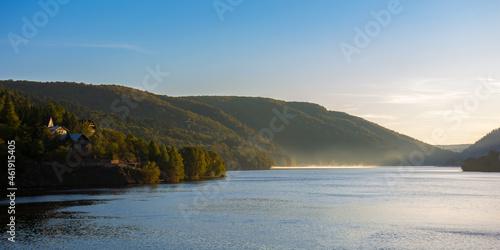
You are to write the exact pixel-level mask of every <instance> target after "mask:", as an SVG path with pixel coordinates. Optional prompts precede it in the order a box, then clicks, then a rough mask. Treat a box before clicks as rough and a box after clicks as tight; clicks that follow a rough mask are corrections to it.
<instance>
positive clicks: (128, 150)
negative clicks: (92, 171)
mask: <svg viewBox="0 0 500 250" xmlns="http://www.w3.org/2000/svg"><path fill="white" fill-rule="evenodd" d="M47 117H52V121H53V125H54V126H64V127H65V128H67V129H68V130H69V132H68V135H69V134H83V135H84V136H85V137H86V138H88V139H89V141H90V143H89V144H88V145H83V147H84V149H83V150H84V151H85V152H86V154H85V156H82V163H81V164H82V165H96V164H99V163H100V162H103V160H114V162H119V163H122V164H126V163H134V165H135V166H142V168H140V171H141V173H142V175H143V179H144V182H145V183H158V182H160V180H162V181H165V182H178V181H182V180H197V179H200V178H201V177H205V176H206V177H222V176H225V173H226V169H225V161H224V160H223V159H222V157H220V156H219V155H218V154H217V153H216V152H215V151H209V152H207V151H205V150H203V149H201V148H197V147H186V148H183V149H181V150H177V148H176V147H175V146H164V145H161V144H160V145H158V144H157V143H156V142H155V141H154V140H151V141H149V142H146V141H145V140H143V139H140V138H136V137H135V136H134V135H133V134H132V133H129V134H128V135H125V134H123V133H121V132H118V131H115V130H112V129H107V128H100V127H97V128H96V129H95V131H94V130H93V129H92V128H91V127H90V126H89V123H88V122H79V120H78V117H77V116H76V115H75V114H74V113H71V112H68V111H67V110H66V109H65V108H64V107H63V106H59V105H53V104H52V103H49V104H47V105H45V106H44V107H41V106H39V105H33V104H31V103H29V102H28V100H27V99H26V98H24V97H23V96H22V95H20V94H19V93H17V92H14V91H11V90H8V89H5V88H0V157H1V159H6V158H7V152H8V148H7V142H8V141H11V140H15V143H16V144H15V145H16V148H15V156H16V164H17V166H19V168H18V170H19V171H18V173H19V174H20V175H22V174H28V173H29V172H30V171H31V170H32V169H30V168H33V169H34V168H40V167H41V165H42V164H43V163H50V162H53V161H55V162H60V163H65V162H67V161H68V159H69V158H68V155H71V153H72V152H74V151H75V150H82V149H81V148H76V147H75V145H74V144H75V142H74V141H72V139H71V137H70V136H65V137H61V136H60V135H58V134H55V133H53V132H52V131H50V129H49V128H48V126H47V124H42V122H45V121H44V118H47ZM2 172H5V171H2ZM1 175H2V176H3V175H5V173H1ZM2 180H3V181H4V180H5V178H2Z"/></svg>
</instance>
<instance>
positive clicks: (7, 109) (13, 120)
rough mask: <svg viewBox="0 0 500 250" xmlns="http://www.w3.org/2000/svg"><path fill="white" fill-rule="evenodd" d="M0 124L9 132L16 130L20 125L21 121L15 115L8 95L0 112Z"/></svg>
mask: <svg viewBox="0 0 500 250" xmlns="http://www.w3.org/2000/svg"><path fill="white" fill-rule="evenodd" d="M0 123H5V124H7V126H8V128H9V129H11V130H16V129H18V128H19V125H21V121H20V120H19V117H18V116H17V114H16V110H15V107H14V103H12V99H11V98H10V96H9V95H7V96H6V98H5V101H4V105H3V109H2V111H1V112H0Z"/></svg>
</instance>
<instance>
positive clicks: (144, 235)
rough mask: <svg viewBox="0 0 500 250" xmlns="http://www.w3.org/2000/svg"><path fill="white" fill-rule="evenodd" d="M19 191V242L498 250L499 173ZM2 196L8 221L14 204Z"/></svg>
mask: <svg viewBox="0 0 500 250" xmlns="http://www.w3.org/2000/svg"><path fill="white" fill-rule="evenodd" d="M22 193H23V190H19V191H18V192H17V194H18V197H17V207H16V212H17V216H16V218H17V220H16V224H17V227H16V236H17V237H16V241H17V242H16V243H15V244H12V243H11V242H8V241H7V237H8V235H7V233H6V231H7V228H6V227H5V228H3V231H2V235H3V237H4V239H3V240H2V241H1V242H2V243H1V245H0V248H4V249H5V248H14V247H18V248H70V249H81V248H84V249H95V248H101V249H103V248H104V249H119V248H121V249H139V248H162V249H165V248H166V249H339V248H341V249H342V248H347V249H353V248H354V249H358V248H364V249H365V248H368V249H373V248H384V249H387V248H396V249H406V248H434V249H435V248H439V249H471V248H472V249H488V248H490V249H492V248H498V247H499V246H500V173H474V172H461V170H460V169H459V168H442V167H439V168H438V167H418V168H413V167H408V168H404V167H378V168H332V169H300V170H268V171H234V172H228V177H227V178H225V179H221V180H212V181H203V182H189V183H181V184H160V185H142V186H133V187H121V188H94V189H68V190H57V191H56V190H44V191H40V192H37V193H34V192H28V191H24V195H26V196H23V197H19V195H20V194H22ZM6 204H7V203H6V201H5V200H3V201H2V203H1V205H2V208H1V209H2V211H4V212H2V215H1V216H3V217H2V221H6V220H7V218H6V217H5V214H6V211H7V208H6V206H5V205H6Z"/></svg>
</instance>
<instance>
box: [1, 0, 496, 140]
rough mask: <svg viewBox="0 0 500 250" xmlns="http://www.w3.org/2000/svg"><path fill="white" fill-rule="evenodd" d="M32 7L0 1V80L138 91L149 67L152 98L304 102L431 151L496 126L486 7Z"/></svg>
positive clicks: (491, 16)
mask: <svg viewBox="0 0 500 250" xmlns="http://www.w3.org/2000/svg"><path fill="white" fill-rule="evenodd" d="M40 2H42V3H49V4H48V5H47V6H46V7H44V6H43V5H40V4H39V2H38V1H14V0H5V1H1V2H0V23H1V25H0V34H1V37H0V55H1V57H0V79H17V80H35V81H75V82H85V83H93V84H121V85H126V86H130V87H136V88H139V89H144V86H143V84H142V82H143V79H144V77H145V76H147V75H148V70H147V68H148V67H150V68H153V69H155V68H156V67H158V68H159V69H160V70H161V71H162V72H168V74H169V75H168V77H166V78H165V79H163V81H161V83H160V84H159V85H158V86H157V87H156V88H154V89H147V90H149V91H151V92H154V93H158V94H166V95H171V96H185V95H240V96H263V97H271V98H276V99H282V100H287V101H307V102H314V103H318V104H320V105H323V106H325V107H326V108H328V109H330V110H335V111H344V112H347V113H350V114H353V115H357V116H361V117H364V118H366V119H367V120H370V121H373V122H376V123H378V124H380V125H382V126H385V127H387V128H390V129H393V130H396V131H398V132H400V133H403V134H407V135H409V136H412V137H415V138H417V139H419V140H423V141H425V142H428V143H431V144H460V143H473V142H475V141H476V140H478V139H480V138H481V137H482V136H484V135H485V134H486V133H488V132H489V131H491V130H493V129H495V128H498V127H500V110H499V107H500V46H499V44H500V1H498V0H496V1H493V0H490V1H487V0H479V1H468V0H442V1H431V0H426V1H411V0H401V1H392V0H384V1H320V0H317V1H307V0H287V1H284V0H281V1H278V0H252V1H250V0H220V1H219V0H216V1H213V0H210V1H208V0H207V1H195V0H189V1H187V0H186V1H160V0H156V1H154V0H149V1H130V0H123V1H97V0H89V1H75V0H73V1H68V0H64V1H63V0H60V1H59V2H57V1H56V0H41V1H40ZM54 3H57V5H54ZM215 5H217V6H218V8H219V9H217V8H216V7H215ZM374 13H375V14H374ZM33 28H34V29H33ZM346 48H347V49H346ZM343 50H344V51H343ZM346 51H347V52H346ZM346 55H347V56H346ZM485 78H489V79H490V80H489V81H485V80H484V79H485ZM439 133H441V134H443V135H442V136H433V134H436V135H439Z"/></svg>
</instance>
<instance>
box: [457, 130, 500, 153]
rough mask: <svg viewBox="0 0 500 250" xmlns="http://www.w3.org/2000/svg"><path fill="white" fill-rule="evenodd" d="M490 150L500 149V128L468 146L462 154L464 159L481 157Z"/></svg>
mask: <svg viewBox="0 0 500 250" xmlns="http://www.w3.org/2000/svg"><path fill="white" fill-rule="evenodd" d="M489 151H500V128H497V129H495V130H493V131H491V132H489V133H488V134H487V135H485V136H484V137H483V138H481V139H479V140H478V141H477V142H476V143H474V144H472V145H471V146H469V147H468V148H466V149H465V150H464V151H463V152H462V153H460V156H461V158H462V159H465V158H467V157H479V156H483V155H486V154H488V152H489Z"/></svg>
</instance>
